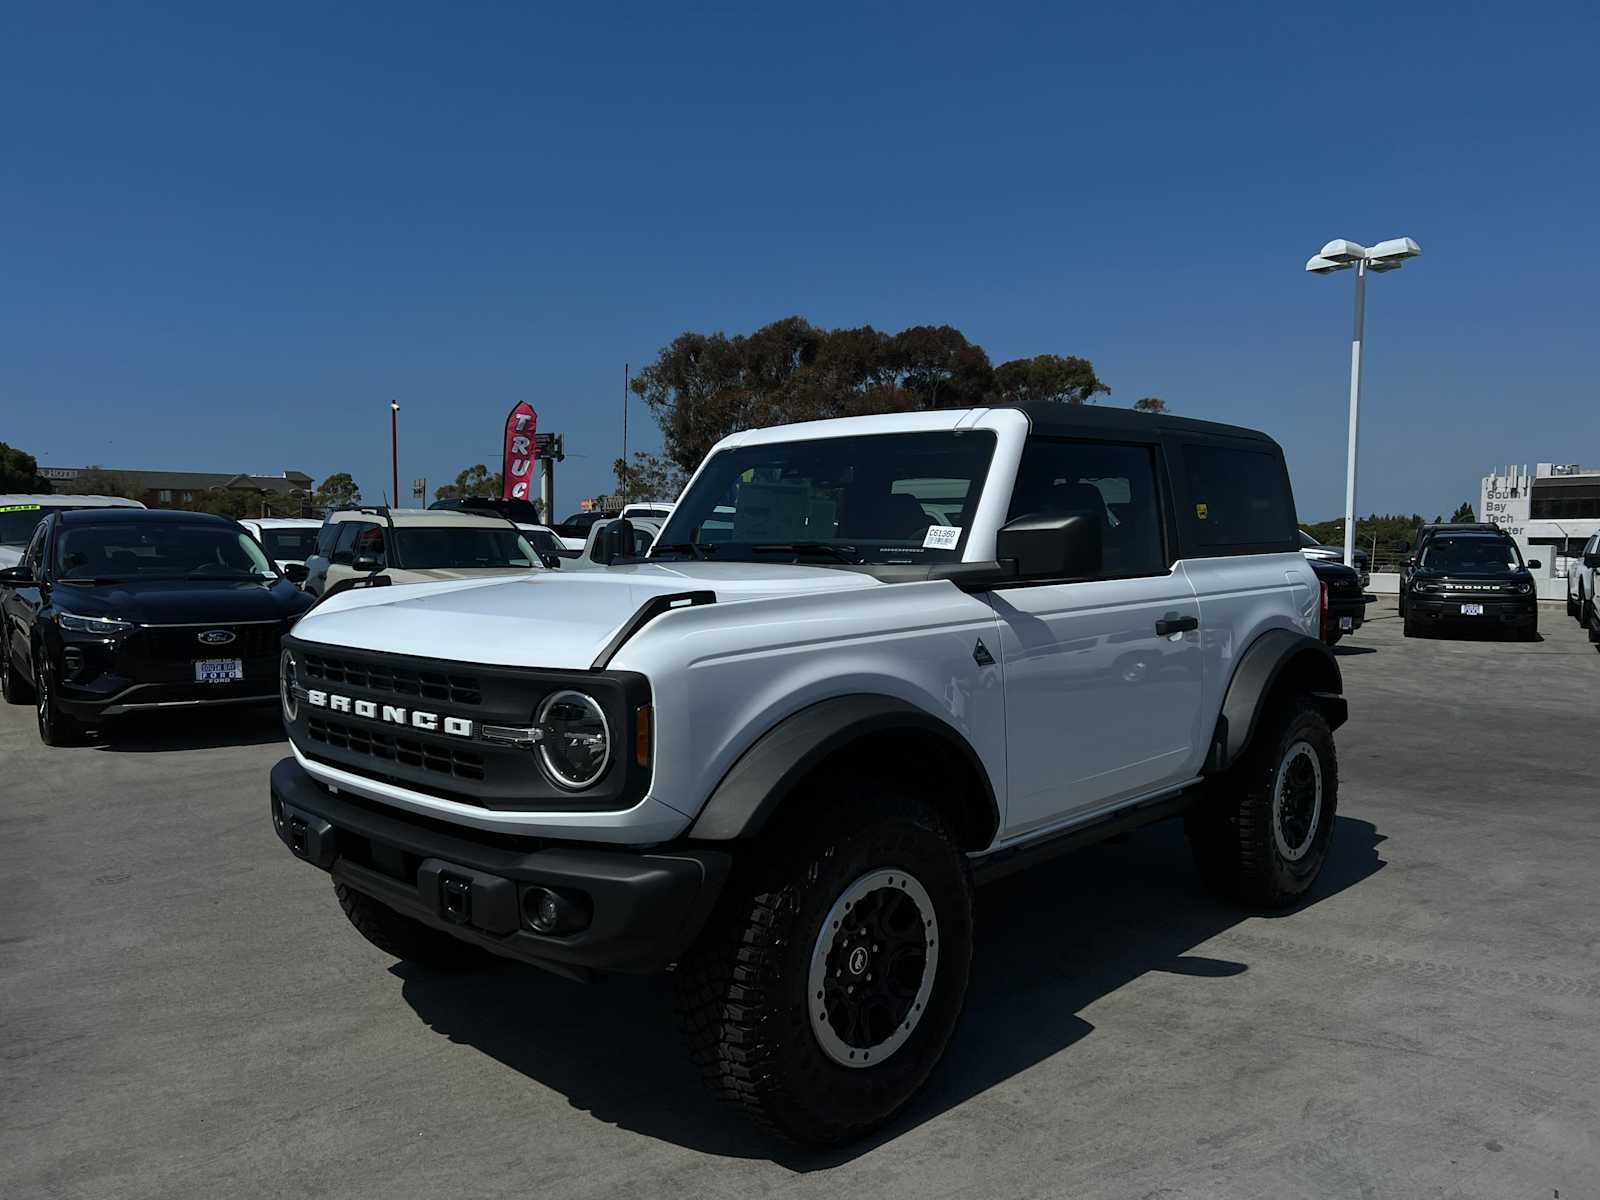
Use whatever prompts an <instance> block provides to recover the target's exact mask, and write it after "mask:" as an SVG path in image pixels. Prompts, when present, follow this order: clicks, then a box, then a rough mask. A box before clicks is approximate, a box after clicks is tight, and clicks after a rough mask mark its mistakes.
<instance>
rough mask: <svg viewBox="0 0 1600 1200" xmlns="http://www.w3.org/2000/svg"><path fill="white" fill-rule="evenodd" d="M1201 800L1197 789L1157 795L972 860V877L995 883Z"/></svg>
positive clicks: (1171, 814)
mask: <svg viewBox="0 0 1600 1200" xmlns="http://www.w3.org/2000/svg"><path fill="white" fill-rule="evenodd" d="M1199 798H1200V791H1199V789H1198V788H1192V787H1191V788H1186V789H1184V790H1183V791H1180V792H1170V793H1168V794H1167V795H1165V796H1157V797H1155V798H1154V799H1152V800H1146V801H1144V802H1142V803H1140V804H1134V805H1131V806H1130V807H1128V808H1123V809H1118V810H1117V811H1116V812H1113V813H1107V814H1106V815H1105V816H1103V817H1097V818H1095V819H1094V820H1092V821H1088V822H1086V823H1085V824H1082V825H1074V826H1072V827H1071V828H1070V829H1064V830H1062V831H1061V832H1060V833H1052V834H1048V835H1046V836H1045V837H1043V838H1040V839H1039V840H1038V841H1033V842H1027V843H1025V844H1024V845H1021V846H1007V847H1005V848H1004V849H1001V850H995V851H992V852H991V853H989V854H986V855H984V856H983V857H981V858H975V859H973V860H972V877H973V879H974V880H975V881H976V882H978V883H992V882H993V881H994V880H996V879H1003V878H1005V877H1006V876H1007V875H1011V874H1013V873H1015V872H1017V871H1025V870H1027V869H1028V868H1029V867H1032V866H1034V865H1036V864H1038V863H1042V862H1046V861H1048V860H1050V859H1052V858H1055V857H1056V856H1057V855H1058V854H1065V853H1067V852H1068V851H1069V850H1078V849H1081V848H1082V847H1084V846H1092V845H1093V844H1094V843H1095V842H1103V841H1105V840H1106V839H1108V838H1114V837H1116V836H1117V835H1118V834H1119V833H1131V832H1133V830H1135V829H1139V828H1141V827H1142V826H1145V825H1151V824H1154V823H1155V822H1156V821H1164V820H1166V819H1167V818H1168V817H1176V816H1179V815H1180V814H1182V813H1184V812H1187V811H1188V810H1189V809H1190V808H1192V807H1194V804H1195V802H1196V801H1197V800H1198V799H1199Z"/></svg>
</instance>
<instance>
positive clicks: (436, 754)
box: [306, 717, 483, 780]
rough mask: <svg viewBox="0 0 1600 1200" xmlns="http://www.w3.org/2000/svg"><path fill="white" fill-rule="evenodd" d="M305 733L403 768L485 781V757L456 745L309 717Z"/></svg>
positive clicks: (328, 743)
mask: <svg viewBox="0 0 1600 1200" xmlns="http://www.w3.org/2000/svg"><path fill="white" fill-rule="evenodd" d="M306 733H307V734H309V735H310V736H311V739H312V740H313V741H317V742H321V743H322V744H323V745H325V746H333V747H334V748H335V749H338V750H347V751H349V752H350V753H352V754H364V755H366V756H367V757H369V758H380V759H383V760H385V761H386V762H391V763H399V764H400V765H401V766H403V767H416V768H420V769H422V770H424V771H431V772H433V773H434V774H436V775H449V776H452V777H453V778H455V779H470V780H481V779H482V778H483V756H482V755H481V754H473V753H471V752H470V751H466V750H457V749H456V748H455V747H454V746H444V745H435V744H433V743H431V742H422V741H418V740H417V739H415V738H407V737H396V736H394V735H392V734H390V733H388V732H386V731H384V730H381V729H368V728H366V727H365V726H362V725H352V724H347V723H346V722H344V721H334V720H331V719H329V718H326V717H308V718H306Z"/></svg>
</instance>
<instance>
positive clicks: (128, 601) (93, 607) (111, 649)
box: [0, 508, 312, 746]
mask: <svg viewBox="0 0 1600 1200" xmlns="http://www.w3.org/2000/svg"><path fill="white" fill-rule="evenodd" d="M311 604H312V599H311V597H310V596H307V595H306V594H305V593H304V592H302V591H300V590H299V589H298V588H296V587H295V585H294V584H293V583H291V582H290V581H289V580H288V579H287V578H286V577H285V576H283V575H281V574H280V573H279V572H278V570H277V568H276V567H274V566H273V564H272V561H271V560H270V559H268V558H267V556H266V555H265V554H264V553H263V552H262V550H261V547H260V546H259V545H257V544H256V541H255V539H254V538H252V537H251V536H250V535H249V533H247V532H246V531H245V529H244V527H243V526H241V525H240V524H239V523H238V522H236V521H230V520H228V519H227V518H226V517H217V516H212V515H210V514H207V513H190V512H164V511H150V510H146V509H120V508H119V509H108V508H89V509H79V510H75V511H71V512H58V513H53V514H51V515H50V516H49V517H46V518H45V519H44V521H42V522H41V523H40V524H39V527H38V528H37V529H36V530H34V534H33V538H32V540H31V541H29V543H28V548H27V550H26V551H25V552H24V553H23V556H22V562H21V563H20V564H19V565H17V566H15V567H11V568H9V569H8V570H4V571H0V631H3V632H0V694H3V695H4V697H5V699H6V700H7V701H8V702H10V703H12V704H27V703H30V702H32V703H34V704H35V705H36V707H37V709H38V716H39V736H40V738H41V739H43V741H44V742H45V743H46V744H47V745H52V746H58V745H64V744H70V743H71V742H73V741H76V740H77V739H78V738H79V736H80V735H81V734H82V732H83V730H84V727H85V725H87V724H90V723H92V722H95V721H99V720H101V719H104V718H106V717H113V716H116V715H118V714H120V713H125V712H134V711H137V710H142V709H164V708H187V707H192V706H196V705H212V704H238V703H244V702H259V701H270V700H272V699H274V698H276V696H277V691H278V642H279V639H280V638H281V637H282V636H283V634H284V633H285V632H287V631H288V629H289V626H290V625H292V624H293V623H294V621H295V619H296V618H297V617H299V615H300V614H301V613H303V612H305V610H306V609H308V608H310V607H311Z"/></svg>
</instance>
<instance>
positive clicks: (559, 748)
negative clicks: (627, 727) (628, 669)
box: [537, 691, 611, 791]
mask: <svg viewBox="0 0 1600 1200" xmlns="http://www.w3.org/2000/svg"><path fill="white" fill-rule="evenodd" d="M537 720H538V725H539V730H540V734H541V735H542V736H541V737H540V739H539V761H540V762H541V763H542V764H543V765H544V769H545V773H546V774H547V775H549V776H550V780H551V782H552V783H554V784H556V785H557V786H558V787H564V788H568V789H570V790H572V791H577V790H578V789H580V788H586V787H588V786H589V785H590V784H592V783H594V782H595V781H596V780H598V779H599V778H600V776H602V775H604V774H605V771H606V766H607V765H608V764H609V763H610V762H611V728H610V726H609V725H607V724H606V714H605V713H604V712H603V711H602V710H601V708H600V705H599V703H598V702H596V700H595V698H594V697H593V696H589V695H585V694H584V693H583V692H571V691H567V692H556V693H554V694H553V695H551V696H550V697H548V698H547V699H546V700H545V702H544V703H543V704H541V705H540V706H539V712H538V718H537Z"/></svg>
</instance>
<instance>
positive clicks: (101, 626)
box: [55, 612, 133, 637]
mask: <svg viewBox="0 0 1600 1200" xmlns="http://www.w3.org/2000/svg"><path fill="white" fill-rule="evenodd" d="M55 619H56V624H57V625H59V626H61V628H63V629H70V630H71V631H72V632H73V633H94V634H99V635H100V636H102V637H105V636H107V635H109V634H113V633H125V632H127V631H128V630H130V629H132V628H133V622H132V621H119V620H117V619H116V618H115V617H80V616H78V615H77V614H76V613H68V612H58V613H56V615H55Z"/></svg>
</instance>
